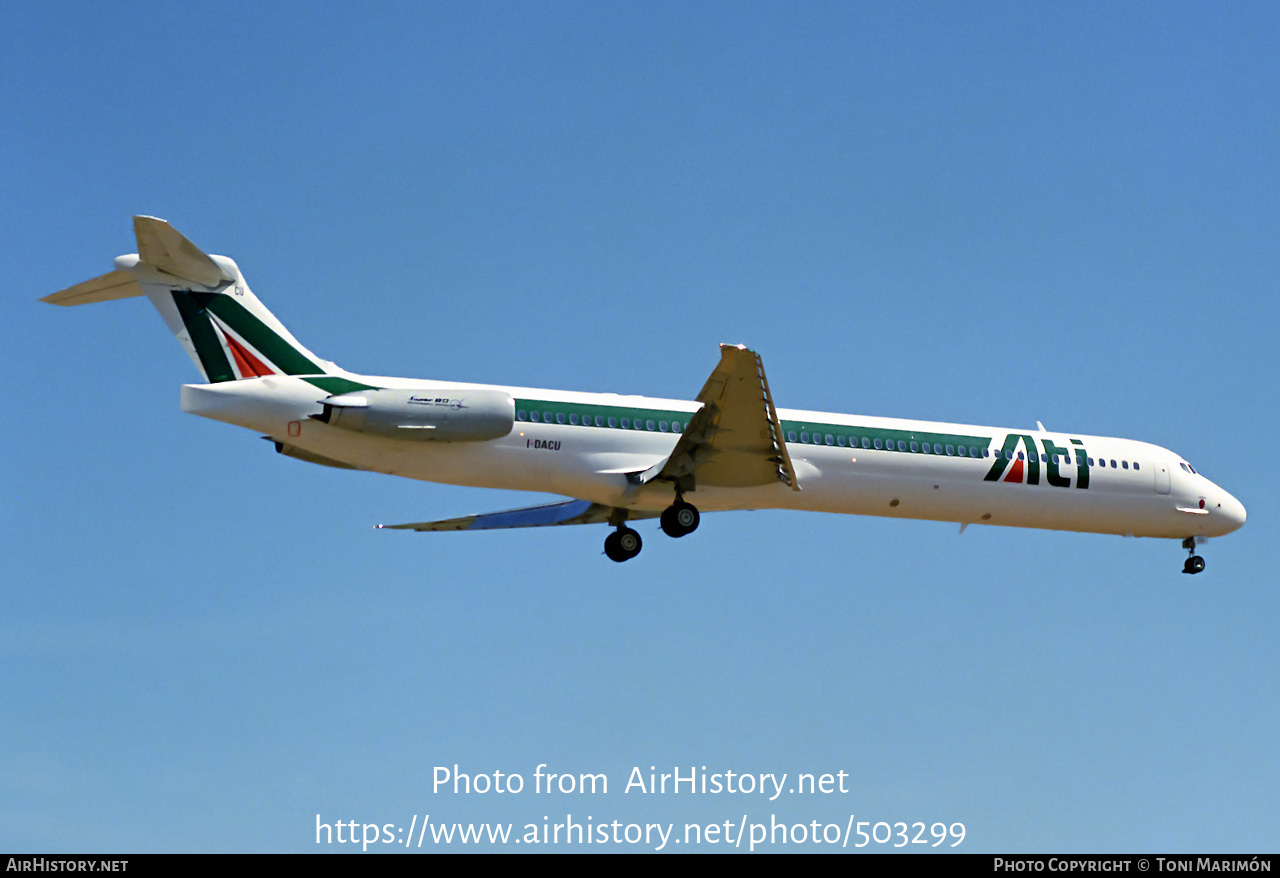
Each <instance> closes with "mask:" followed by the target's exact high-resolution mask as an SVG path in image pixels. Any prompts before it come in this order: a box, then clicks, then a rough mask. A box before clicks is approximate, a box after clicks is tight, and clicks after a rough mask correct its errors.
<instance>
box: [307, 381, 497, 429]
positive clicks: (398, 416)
mask: <svg viewBox="0 0 1280 878" xmlns="http://www.w3.org/2000/svg"><path fill="white" fill-rule="evenodd" d="M320 404H321V405H323V406H324V411H323V412H321V413H320V414H318V415H312V416H311V417H313V418H315V419H316V420H317V421H321V422H323V423H325V424H329V425H330V426H332V427H340V428H342V429H343V430H352V431H355V432H357V433H369V434H372V435H374V436H386V437H389V438H392V439H409V440H414V441H425V442H480V441H483V440H485V439H501V438H502V437H503V436H506V435H507V434H508V433H510V432H511V430H512V427H513V426H514V425H515V422H516V402H515V399H514V398H513V397H512V396H511V394H509V393H505V392H503V391H501V390H462V389H456V388H443V389H435V390H357V391H353V392H351V393H343V394H339V395H338V396H331V397H329V398H327V399H322V400H320Z"/></svg>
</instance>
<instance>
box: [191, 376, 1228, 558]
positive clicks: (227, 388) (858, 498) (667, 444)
mask: <svg viewBox="0 0 1280 878" xmlns="http://www.w3.org/2000/svg"><path fill="white" fill-rule="evenodd" d="M344 374H345V373H344ZM348 377H349V378H350V379H351V380H354V381H359V382H363V383H366V384H370V385H375V386H377V387H382V388H395V389H402V390H413V391H415V392H431V391H434V390H441V389H444V388H449V389H455V388H474V389H479V388H484V389H494V390H500V391H504V392H506V393H509V394H510V395H511V396H512V397H514V398H515V400H516V409H517V418H518V419H517V421H516V423H515V426H514V428H513V429H512V431H511V432H510V434H508V435H506V436H504V437H502V438H498V439H489V440H485V441H471V442H441V441H423V440H402V439H394V438H385V437H382V436H371V435H367V434H364V433H359V432H353V431H351V430H346V429H342V428H341V427H337V426H332V425H330V424H327V423H321V422H320V421H318V420H315V419H313V418H312V417H311V416H312V415H315V414H317V413H318V412H319V411H320V410H321V400H323V399H325V398H326V397H327V396H329V395H330V394H329V393H328V392H326V391H325V390H322V389H319V388H318V387H317V386H315V385H314V383H312V382H309V381H308V380H307V379H304V378H296V377H289V376H279V375H277V376H269V377H262V378H254V379H249V380H241V381H233V382H223V383H218V384H210V385H186V386H184V387H183V391H182V407H183V410H184V411H187V412H191V413H194V414H199V415H202V416H204V417H209V418H213V419H216V420H221V421H226V422H229V423H233V424H238V425H240V426H243V427H248V428H250V429H253V430H258V431H260V432H262V433H265V434H267V435H269V436H271V437H272V438H273V439H275V440H276V441H277V442H280V443H283V444H285V445H287V446H289V447H292V448H296V449H299V450H301V451H303V452H305V453H306V454H307V455H311V456H312V457H313V458H321V460H320V461H318V462H334V463H339V464H345V465H349V466H352V467H354V468H357V469H364V470H370V471H374V472H382V473H388V474H392V475H398V476H406V477H409V478H414V479H421V480H424V481H431V482H443V483H448V484H456V485H471V486H476V487H486V488H507V489H516V490H524V491H539V492H546V493H553V494H563V495H566V496H569V497H575V498H579V499H583V500H590V501H593V502H596V503H600V504H603V505H607V506H614V507H620V508H630V509H636V510H644V511H651V512H656V511H660V510H662V509H664V508H666V507H667V506H668V505H670V503H671V502H672V496H673V489H672V487H671V485H670V484H668V483H661V482H653V483H650V484H648V485H646V486H644V487H643V488H641V489H639V490H635V489H634V488H632V489H630V490H629V485H630V483H629V481H628V477H627V474H629V473H636V472H638V471H643V470H645V469H647V468H649V467H651V466H653V465H655V464H657V463H660V462H661V461H663V460H664V459H666V458H667V456H668V455H670V454H671V452H672V449H673V447H674V446H675V443H676V440H677V439H678V438H679V435H680V431H681V429H682V427H683V426H685V425H687V423H688V420H689V418H690V417H691V416H692V414H693V413H694V412H696V411H697V410H698V408H699V407H700V404H699V403H696V402H690V401H682V400H666V399H652V398H648V397H639V396H623V395H618V394H599V393H575V392H566V391H554V390H540V389H534V388H522V387H506V386H501V387H491V386H489V385H472V384H459V383H456V382H449V383H446V382H438V381H414V380H408V379H399V378H382V377H368V376H359V375H349V376H348ZM777 414H778V420H779V421H780V423H781V426H782V429H783V433H784V435H785V436H786V439H787V451H788V453H789V454H790V457H791V460H792V463H793V464H794V467H795V474H796V478H797V481H798V484H799V487H800V490H799V491H793V490H791V489H789V488H788V487H787V486H786V485H784V484H782V483H776V484H768V485H762V486H757V487H732V488H715V487H705V486H704V487H695V488H694V490H693V491H692V492H689V493H688V495H687V497H688V499H689V500H690V502H693V503H695V504H696V505H697V506H698V508H700V509H701V510H703V511H716V510H728V509H762V508H778V509H801V510H812V511H819V512H840V513H850V514H857V515H876V516H888V517H897V518H916V519H930V520H938V521H951V522H959V523H962V524H969V523H973V524H993V525H1006V526H1013V527H1035V528H1050V529H1055V530H1068V531H1087V532H1095V533H1110V534H1123V535H1129V536H1146V537H1170V538H1179V539H1185V538H1187V537H1212V536H1220V535H1222V534H1226V533H1230V532H1231V531H1233V530H1236V529H1237V528H1239V527H1240V526H1241V525H1242V524H1243V523H1244V520H1245V510H1244V507H1243V506H1242V505H1241V504H1240V502H1239V501H1237V500H1236V499H1235V498H1234V497H1232V496H1231V495H1230V494H1228V493H1227V492H1226V491H1224V490H1223V489H1222V488H1219V487H1218V486H1217V485H1215V484H1214V483H1212V482H1210V481H1209V480H1208V479H1206V478H1204V477H1203V476H1201V475H1199V474H1197V473H1196V472H1195V471H1194V470H1193V469H1192V468H1191V467H1190V466H1189V465H1188V464H1187V463H1186V462H1185V461H1184V460H1182V458H1180V457H1179V456H1178V455H1176V454H1174V453H1173V452H1171V451H1169V450H1167V449H1164V448H1161V447H1159V446H1156V445H1151V444H1148V443H1145V442H1136V441H1132V440H1128V439H1115V438H1106V437H1100V436H1085V435H1079V434H1064V433H1049V432H1044V431H1041V430H1039V429H1036V430H1018V429H1013V428H1002V427H981V426H973V425H963V424H946V423H934V422H928V421H912V420H902V419H894V418H874V417H862V416H854V415H841V414H830V413H825V412H809V411H795V410H788V409H779V410H778V413H777ZM535 418H536V420H535ZM624 423H626V424H627V426H625V427H624V426H623V424H624ZM637 425H638V426H637ZM948 440H950V441H948ZM890 443H891V448H892V450H890V447H886V446H890ZM926 447H927V450H926ZM1006 452H1007V454H1006ZM299 456H302V455H299Z"/></svg>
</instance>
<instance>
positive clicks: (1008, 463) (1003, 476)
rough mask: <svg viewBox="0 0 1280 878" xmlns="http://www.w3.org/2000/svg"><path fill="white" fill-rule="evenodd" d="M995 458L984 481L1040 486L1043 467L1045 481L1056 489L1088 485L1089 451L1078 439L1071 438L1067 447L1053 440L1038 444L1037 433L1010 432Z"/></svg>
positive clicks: (1043, 439) (1041, 441)
mask: <svg viewBox="0 0 1280 878" xmlns="http://www.w3.org/2000/svg"><path fill="white" fill-rule="evenodd" d="M995 458H996V459H995V461H994V462H992V464H991V469H990V470H989V471H988V472H987V474H986V475H985V476H983V481H987V482H999V481H1005V482H1013V483H1014V484H1020V485H1038V484H1040V470H1041V468H1042V467H1043V469H1044V476H1045V481H1046V482H1048V483H1049V484H1050V485H1052V486H1053V487H1055V488H1070V487H1072V486H1073V483H1074V487H1077V488H1088V487H1089V457H1088V452H1086V451H1085V449H1084V443H1083V442H1082V441H1080V440H1079V439H1072V440H1071V445H1070V446H1069V447H1066V448H1064V447H1063V446H1061V445H1058V444H1057V443H1055V442H1054V441H1053V440H1052V439H1047V438H1042V439H1041V440H1040V447H1037V445H1036V439H1035V437H1034V436H1031V435H1029V434H1026V433H1009V434H1008V435H1006V436H1005V437H1004V445H1003V446H1002V447H1001V448H1000V450H999V451H997V452H996V453H995ZM1073 475H1074V476H1075V478H1074V479H1073V478H1072V476H1073Z"/></svg>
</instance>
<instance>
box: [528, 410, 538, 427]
mask: <svg viewBox="0 0 1280 878" xmlns="http://www.w3.org/2000/svg"><path fill="white" fill-rule="evenodd" d="M529 420H531V421H533V422H534V423H535V424H536V423H538V420H539V418H538V413H537V412H529Z"/></svg>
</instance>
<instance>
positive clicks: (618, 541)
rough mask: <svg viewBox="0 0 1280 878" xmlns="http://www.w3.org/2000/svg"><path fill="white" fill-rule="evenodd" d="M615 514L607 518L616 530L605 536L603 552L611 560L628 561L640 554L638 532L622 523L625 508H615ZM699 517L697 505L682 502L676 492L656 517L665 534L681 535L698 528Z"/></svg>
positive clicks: (624, 517)
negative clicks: (671, 501) (673, 498)
mask: <svg viewBox="0 0 1280 878" xmlns="http://www.w3.org/2000/svg"><path fill="white" fill-rule="evenodd" d="M615 515H616V517H615V518H611V519H609V523H610V524H612V525H614V526H615V527H617V530H615V531H614V532H613V533H611V534H609V536H607V537H605V540H604V553H605V554H606V555H608V556H609V560H611V561H619V562H621V561H630V560H631V559H632V558H634V557H635V556H636V555H639V554H640V547H641V545H642V543H641V541H640V534H638V533H636V532H635V531H634V530H632V529H631V528H629V527H627V526H626V524H625V523H624V522H625V521H626V511H625V510H615ZM700 518H701V516H699V515H698V507H696V506H694V505H693V504H692V503H686V502H684V498H683V497H681V496H680V494H679V493H678V492H677V493H676V502H674V503H672V504H671V505H670V506H668V507H667V508H666V509H664V510H663V511H662V516H661V517H660V518H659V519H658V523H659V524H660V525H661V526H662V532H663V533H665V534H666V535H667V536H669V537H682V536H684V535H685V534H691V533H693V532H694V531H695V530H697V529H698V521H699V520H700Z"/></svg>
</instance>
